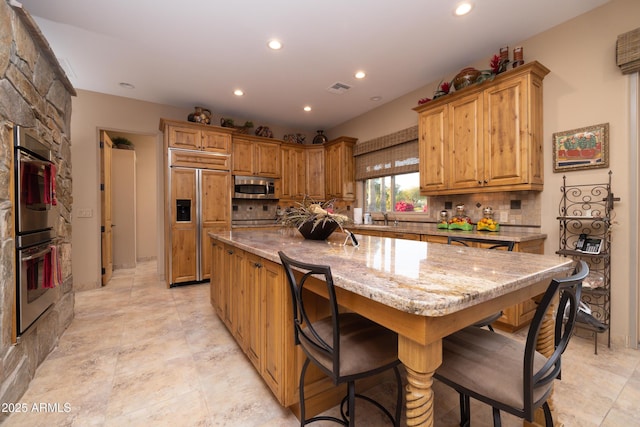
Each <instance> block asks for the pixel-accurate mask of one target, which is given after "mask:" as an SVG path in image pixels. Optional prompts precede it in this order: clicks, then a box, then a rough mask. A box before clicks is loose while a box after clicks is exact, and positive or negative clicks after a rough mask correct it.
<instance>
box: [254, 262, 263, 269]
mask: <svg viewBox="0 0 640 427" xmlns="http://www.w3.org/2000/svg"><path fill="white" fill-rule="evenodd" d="M253 265H254V266H255V267H256V268H262V264H261V263H259V262H256V263H254V264H253Z"/></svg>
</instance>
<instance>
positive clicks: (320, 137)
mask: <svg viewBox="0 0 640 427" xmlns="http://www.w3.org/2000/svg"><path fill="white" fill-rule="evenodd" d="M316 132H318V134H317V135H316V136H314V137H313V143H314V144H324V143H325V142H327V141H328V140H329V138H327V135H325V134H324V131H323V130H318V131H316Z"/></svg>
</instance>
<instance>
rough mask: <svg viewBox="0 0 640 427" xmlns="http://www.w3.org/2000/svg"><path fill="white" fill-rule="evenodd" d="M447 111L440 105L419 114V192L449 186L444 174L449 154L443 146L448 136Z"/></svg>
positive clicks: (442, 188)
mask: <svg viewBox="0 0 640 427" xmlns="http://www.w3.org/2000/svg"><path fill="white" fill-rule="evenodd" d="M448 111H449V110H448V108H447V106H446V105H441V106H440V107H439V108H433V109H431V110H427V111H424V112H422V113H420V116H419V118H418V122H419V124H418V128H419V129H420V131H419V132H420V133H419V138H420V144H419V146H418V150H419V158H420V191H421V192H431V191H438V190H444V189H446V188H447V187H448V185H449V179H448V176H447V174H446V172H447V171H448V169H449V168H448V162H449V152H448V147H447V146H446V145H445V142H446V141H447V139H448V135H449V126H448V123H449V115H448ZM445 165H447V167H445Z"/></svg>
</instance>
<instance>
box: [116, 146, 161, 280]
mask: <svg viewBox="0 0 640 427" xmlns="http://www.w3.org/2000/svg"><path fill="white" fill-rule="evenodd" d="M111 189H112V192H113V193H112V194H113V197H112V198H111V206H112V209H113V216H112V221H113V224H114V225H115V227H114V228H113V269H114V270H116V269H119V268H134V267H135V266H136V152H135V151H133V150H118V149H115V150H113V153H112V158H111ZM154 193H155V191H154Z"/></svg>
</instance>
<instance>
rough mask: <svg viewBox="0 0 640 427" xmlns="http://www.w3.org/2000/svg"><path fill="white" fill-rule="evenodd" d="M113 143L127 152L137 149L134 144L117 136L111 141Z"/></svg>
mask: <svg viewBox="0 0 640 427" xmlns="http://www.w3.org/2000/svg"><path fill="white" fill-rule="evenodd" d="M111 142H113V143H114V144H115V145H116V146H117V147H118V148H124V149H125V150H133V149H135V147H134V145H133V142H131V141H129V140H128V139H127V138H125V137H123V136H116V137H114V138H112V139H111Z"/></svg>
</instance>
